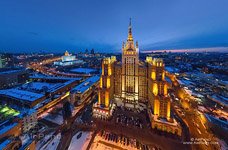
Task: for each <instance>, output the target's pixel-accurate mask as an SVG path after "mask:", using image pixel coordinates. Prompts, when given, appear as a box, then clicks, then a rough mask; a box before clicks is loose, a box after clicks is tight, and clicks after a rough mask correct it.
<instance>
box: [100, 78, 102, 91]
mask: <svg viewBox="0 0 228 150" xmlns="http://www.w3.org/2000/svg"><path fill="white" fill-rule="evenodd" d="M100 87H101V88H102V87H103V81H102V77H101V78H100Z"/></svg>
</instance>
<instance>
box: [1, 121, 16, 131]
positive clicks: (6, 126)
mask: <svg viewBox="0 0 228 150" xmlns="http://www.w3.org/2000/svg"><path fill="white" fill-rule="evenodd" d="M17 125H18V123H12V122H9V121H5V122H4V123H2V124H1V127H0V134H4V133H6V132H7V131H9V130H10V129H12V128H13V127H15V126H17Z"/></svg>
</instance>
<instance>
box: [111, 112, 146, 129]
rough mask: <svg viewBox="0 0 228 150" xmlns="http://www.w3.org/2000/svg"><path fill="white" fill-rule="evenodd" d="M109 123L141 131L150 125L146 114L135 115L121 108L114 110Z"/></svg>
mask: <svg viewBox="0 0 228 150" xmlns="http://www.w3.org/2000/svg"><path fill="white" fill-rule="evenodd" d="M111 121H112V122H113V123H115V124H121V125H123V126H127V127H130V128H141V129H142V128H148V127H149V124H150V122H149V119H148V118H147V114H146V112H144V111H142V112H140V113H135V112H133V111H129V110H123V109H121V108H116V110H115V111H114V113H113V117H112V120H111Z"/></svg>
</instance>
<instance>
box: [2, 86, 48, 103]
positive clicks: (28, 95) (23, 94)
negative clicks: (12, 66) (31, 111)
mask: <svg viewBox="0 0 228 150" xmlns="http://www.w3.org/2000/svg"><path fill="white" fill-rule="evenodd" d="M0 95H5V96H8V97H12V98H16V99H19V100H25V101H30V102H32V101H35V100H37V99H39V98H42V97H43V96H44V95H43V94H38V93H34V92H29V91H25V90H19V89H16V88H13V89H6V90H0Z"/></svg>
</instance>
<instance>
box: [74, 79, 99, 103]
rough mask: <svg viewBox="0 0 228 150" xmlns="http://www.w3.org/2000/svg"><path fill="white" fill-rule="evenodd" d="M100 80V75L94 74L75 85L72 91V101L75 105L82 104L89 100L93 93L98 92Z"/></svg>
mask: <svg viewBox="0 0 228 150" xmlns="http://www.w3.org/2000/svg"><path fill="white" fill-rule="evenodd" d="M99 80H100V77H99V76H93V77H90V78H88V79H86V80H85V81H84V82H82V83H80V84H79V85H77V86H75V87H74V88H73V89H72V90H71V92H70V98H71V102H72V103H74V104H75V105H80V104H81V103H83V102H84V101H87V100H88V99H89V98H91V97H92V94H94V93H95V92H96V89H97V86H98V85H99ZM94 95H95V94H94Z"/></svg>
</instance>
